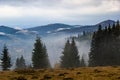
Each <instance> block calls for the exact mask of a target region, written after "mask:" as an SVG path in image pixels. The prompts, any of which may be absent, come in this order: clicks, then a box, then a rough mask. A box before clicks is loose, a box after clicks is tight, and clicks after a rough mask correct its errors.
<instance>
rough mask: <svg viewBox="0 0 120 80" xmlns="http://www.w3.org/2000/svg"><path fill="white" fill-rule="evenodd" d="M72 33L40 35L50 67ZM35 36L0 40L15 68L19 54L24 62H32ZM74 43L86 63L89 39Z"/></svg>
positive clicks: (57, 60)
mask: <svg viewBox="0 0 120 80" xmlns="http://www.w3.org/2000/svg"><path fill="white" fill-rule="evenodd" d="M70 36H73V35H67V34H61V35H53V36H46V37H42V38H41V40H42V42H43V43H44V44H45V45H46V47H47V52H48V56H49V60H50V63H51V65H52V67H54V64H55V63H59V62H60V56H61V55H62V51H63V48H64V45H65V42H66V41H67V39H69V38H70ZM34 43H35V38H32V39H28V40H27V39H26V40H23V39H15V40H12V41H11V40H8V41H0V44H1V45H2V46H3V45H4V44H6V45H7V47H8V50H9V53H10V56H11V59H12V64H13V67H12V68H15V62H16V58H17V57H20V56H21V55H23V56H24V58H25V60H26V64H27V65H29V64H32V61H31V57H32V50H33V48H34ZM76 45H77V47H78V51H79V55H80V57H82V56H84V59H85V61H86V63H87V61H88V53H89V49H90V40H83V41H76ZM2 46H1V47H0V51H1V52H2V48H3V47H2Z"/></svg>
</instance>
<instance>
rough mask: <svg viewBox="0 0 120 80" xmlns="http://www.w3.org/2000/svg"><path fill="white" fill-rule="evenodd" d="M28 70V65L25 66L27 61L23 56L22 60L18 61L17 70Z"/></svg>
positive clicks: (18, 59)
mask: <svg viewBox="0 0 120 80" xmlns="http://www.w3.org/2000/svg"><path fill="white" fill-rule="evenodd" d="M25 68H26V64H25V59H24V57H23V56H21V57H20V58H17V59H16V69H25Z"/></svg>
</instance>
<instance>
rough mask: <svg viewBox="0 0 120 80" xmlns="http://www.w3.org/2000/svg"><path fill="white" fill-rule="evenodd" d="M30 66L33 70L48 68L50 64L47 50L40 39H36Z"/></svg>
mask: <svg viewBox="0 0 120 80" xmlns="http://www.w3.org/2000/svg"><path fill="white" fill-rule="evenodd" d="M32 64H33V68H35V69H42V68H49V67H50V63H49V59H48V54H47V49H46V47H45V45H43V43H42V41H41V39H40V37H37V39H36V42H35V44H34V49H33V52H32Z"/></svg>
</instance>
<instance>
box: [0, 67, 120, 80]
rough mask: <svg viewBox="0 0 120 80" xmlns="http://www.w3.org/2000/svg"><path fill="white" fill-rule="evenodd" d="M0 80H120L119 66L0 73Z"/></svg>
mask: <svg viewBox="0 0 120 80" xmlns="http://www.w3.org/2000/svg"><path fill="white" fill-rule="evenodd" d="M0 80H120V66H119V67H118V66H108V67H81V68H69V69H39V70H34V69H24V70H13V71H0Z"/></svg>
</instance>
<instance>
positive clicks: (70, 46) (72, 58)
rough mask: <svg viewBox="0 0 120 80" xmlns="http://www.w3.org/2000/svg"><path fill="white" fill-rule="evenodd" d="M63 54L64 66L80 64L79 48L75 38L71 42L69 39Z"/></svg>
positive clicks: (69, 66)
mask: <svg viewBox="0 0 120 80" xmlns="http://www.w3.org/2000/svg"><path fill="white" fill-rule="evenodd" d="M62 54H63V55H62V57H61V67H62V68H74V67H79V66H80V60H79V55H78V49H77V46H76V44H75V41H74V38H73V39H72V42H71V43H70V42H69V40H67V42H66V44H65V47H64V51H63V52H62Z"/></svg>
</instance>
